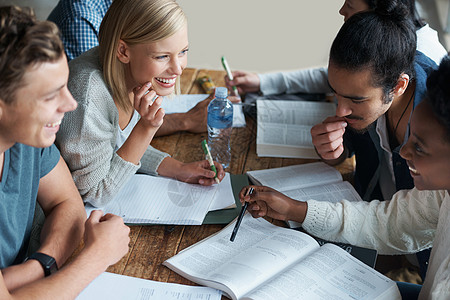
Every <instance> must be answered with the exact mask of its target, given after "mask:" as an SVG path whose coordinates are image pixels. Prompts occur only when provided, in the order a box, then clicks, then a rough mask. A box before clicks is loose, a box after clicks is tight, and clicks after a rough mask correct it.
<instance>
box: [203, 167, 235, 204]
mask: <svg viewBox="0 0 450 300" xmlns="http://www.w3.org/2000/svg"><path fill="white" fill-rule="evenodd" d="M234 207H236V202H235V201H234V195H233V188H232V186H231V176H230V173H228V172H226V173H225V177H224V178H223V179H222V181H221V182H220V183H219V185H218V188H217V191H216V194H215V196H214V200H213V202H212V203H211V206H210V207H209V211H213V210H219V209H224V208H234Z"/></svg>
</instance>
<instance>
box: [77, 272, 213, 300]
mask: <svg viewBox="0 0 450 300" xmlns="http://www.w3.org/2000/svg"><path fill="white" fill-rule="evenodd" d="M221 295H222V292H221V291H218V290H216V289H212V288H208V287H200V286H188V285H181V284H176V283H167V282H158V281H152V280H147V279H141V278H135V277H129V276H124V275H119V274H114V273H108V272H105V273H102V274H101V275H100V276H98V277H97V278H96V279H95V280H94V281H92V282H91V284H89V285H88V286H87V287H86V289H84V290H83V291H82V292H81V294H80V295H79V296H78V297H77V298H76V299H77V300H92V299H108V300H123V299H127V300H193V299H198V300H202V299H203V300H220V299H221Z"/></svg>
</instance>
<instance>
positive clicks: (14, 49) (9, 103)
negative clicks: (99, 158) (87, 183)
mask: <svg viewBox="0 0 450 300" xmlns="http://www.w3.org/2000/svg"><path fill="white" fill-rule="evenodd" d="M58 34H59V33H58V30H57V28H56V26H55V25H54V24H52V23H50V22H39V21H36V19H35V18H34V17H33V16H32V14H31V13H30V12H28V11H26V10H22V9H20V8H17V7H1V8H0V228H1V232H0V269H1V273H0V299H30V298H32V297H33V298H36V299H51V298H53V299H55V298H56V297H58V298H59V299H63V298H74V297H75V296H76V295H77V294H78V293H79V292H80V291H81V290H82V289H83V288H84V287H85V286H86V285H87V284H88V283H89V282H90V281H91V280H93V279H94V278H95V277H96V276H98V275H99V274H100V273H101V272H103V271H104V270H106V268H107V267H108V266H109V265H110V264H112V263H115V262H116V261H117V260H118V259H120V258H121V257H122V256H123V255H124V254H125V253H126V252H127V250H128V241H129V238H128V233H129V228H128V227H126V226H125V225H124V224H123V221H122V219H121V218H120V217H117V216H113V215H106V216H102V213H101V212H100V211H96V212H94V213H93V214H92V215H91V217H90V218H89V219H88V221H87V222H86V225H84V223H85V221H86V213H85V211H84V207H83V204H82V203H83V202H82V200H81V197H80V195H79V193H78V191H77V189H76V187H75V184H74V182H73V180H72V177H71V174H70V172H69V169H68V168H67V166H66V164H65V162H64V160H63V159H62V158H61V156H60V154H59V151H58V149H57V148H56V147H55V146H54V145H53V142H54V141H55V137H56V132H57V131H58V129H59V124H60V123H61V120H62V118H63V117H64V114H65V113H67V112H69V111H72V110H74V109H75V108H76V107H77V103H76V102H75V100H74V99H73V97H72V95H71V94H70V92H69V90H68V89H67V79H68V76H69V69H68V66H67V60H66V58H65V55H64V52H63V47H62V43H61V41H60V40H59V35H58ZM36 199H37V201H38V202H39V204H40V205H41V207H42V209H43V211H44V213H45V216H46V218H45V222H44V225H43V228H42V233H41V246H40V248H39V249H38V251H37V252H35V253H32V254H31V255H30V256H28V257H27V256H26V254H27V248H28V241H29V239H30V233H31V227H32V222H33V216H34V211H35V205H36ZM83 233H84V234H85V245H86V247H85V248H84V250H83V251H82V252H81V254H80V255H79V256H78V257H77V258H76V259H75V260H74V261H73V262H72V263H70V264H69V265H67V266H65V267H63V265H64V263H65V262H66V260H67V258H68V257H69V256H70V255H71V254H72V252H73V250H74V249H75V248H76V247H77V246H78V244H79V242H80V240H81V238H82V236H83ZM58 268H61V270H59V271H58Z"/></svg>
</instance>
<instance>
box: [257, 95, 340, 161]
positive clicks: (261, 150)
mask: <svg viewBox="0 0 450 300" xmlns="http://www.w3.org/2000/svg"><path fill="white" fill-rule="evenodd" d="M256 106H257V124H258V127H257V134H256V153H257V154H258V156H271V157H294V158H319V157H318V155H317V153H316V151H315V149H314V146H313V144H312V138H311V133H310V131H311V128H312V127H313V126H314V125H316V124H318V123H321V122H322V121H323V120H324V119H325V118H327V117H329V116H334V115H335V114H336V105H335V104H334V103H330V102H317V101H285V100H276V101H274V100H259V99H258V100H256Z"/></svg>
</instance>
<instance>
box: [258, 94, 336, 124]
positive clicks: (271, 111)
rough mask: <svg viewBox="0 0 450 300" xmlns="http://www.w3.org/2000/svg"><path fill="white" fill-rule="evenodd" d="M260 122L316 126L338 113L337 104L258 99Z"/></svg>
mask: <svg viewBox="0 0 450 300" xmlns="http://www.w3.org/2000/svg"><path fill="white" fill-rule="evenodd" d="M256 103H257V107H258V122H260V121H261V123H264V124H267V123H270V124H293V125H306V126H310V127H312V126H314V125H316V124H318V123H320V122H322V121H323V120H324V119H326V118H327V117H329V116H334V115H335V114H336V105H335V104H334V103H330V102H319V101H285V100H276V101H273V100H261V99H258V100H256Z"/></svg>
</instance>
